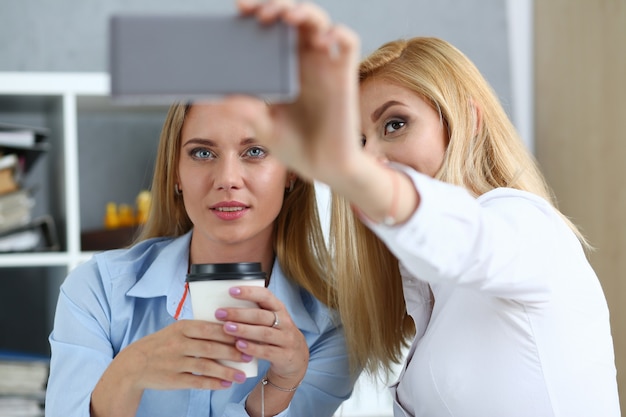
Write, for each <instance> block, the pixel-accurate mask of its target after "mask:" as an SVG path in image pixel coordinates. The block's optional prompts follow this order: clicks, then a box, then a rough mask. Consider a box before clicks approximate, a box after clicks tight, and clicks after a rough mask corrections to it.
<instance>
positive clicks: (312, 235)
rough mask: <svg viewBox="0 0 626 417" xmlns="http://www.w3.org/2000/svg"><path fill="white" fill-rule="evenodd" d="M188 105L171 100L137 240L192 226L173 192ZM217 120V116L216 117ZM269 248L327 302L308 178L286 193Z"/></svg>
mask: <svg viewBox="0 0 626 417" xmlns="http://www.w3.org/2000/svg"><path fill="white" fill-rule="evenodd" d="M191 106H192V104H185V103H176V104H174V105H172V106H171V107H170V109H169V111H168V114H167V116H166V119H165V122H164V124H163V129H162V130H161V137H160V140H159V146H158V150H157V158H156V162H155V168H154V176H153V179H152V187H151V192H152V203H151V206H150V214H149V216H148V219H147V222H146V224H145V225H144V226H143V227H142V229H141V231H140V234H139V236H138V237H137V239H136V240H135V241H136V242H139V241H142V240H145V239H149V238H153V237H177V236H181V235H183V234H185V233H187V232H188V231H189V230H191V228H192V227H193V224H192V223H191V220H190V219H189V216H188V215H187V212H186V210H185V206H184V203H183V199H182V198H180V196H178V195H177V194H176V192H175V184H176V181H177V178H178V160H179V156H180V146H181V131H182V128H183V123H184V122H185V117H186V115H187V114H188V112H189V109H190V108H191ZM216 123H219V121H216ZM273 243H274V250H275V252H276V257H277V259H278V262H279V264H280V266H281V268H282V269H283V271H284V272H285V275H286V276H287V277H288V278H289V279H291V280H293V281H295V282H296V283H298V284H299V285H300V286H301V287H303V288H304V289H305V290H307V291H308V292H310V293H311V294H313V295H314V296H315V297H316V298H318V299H319V300H320V301H322V302H323V303H325V304H326V305H328V306H329V307H335V295H334V290H333V287H332V285H331V280H330V278H329V273H330V257H329V254H328V250H327V248H326V245H325V242H324V236H323V234H322V229H321V225H320V219H319V214H318V210H317V201H316V196H315V187H314V186H313V184H311V183H307V182H305V181H301V180H297V181H295V183H294V186H293V189H292V190H291V191H289V192H286V193H285V199H284V201H283V206H282V208H281V210H280V213H279V214H278V217H277V218H276V221H275V233H274V242H273Z"/></svg>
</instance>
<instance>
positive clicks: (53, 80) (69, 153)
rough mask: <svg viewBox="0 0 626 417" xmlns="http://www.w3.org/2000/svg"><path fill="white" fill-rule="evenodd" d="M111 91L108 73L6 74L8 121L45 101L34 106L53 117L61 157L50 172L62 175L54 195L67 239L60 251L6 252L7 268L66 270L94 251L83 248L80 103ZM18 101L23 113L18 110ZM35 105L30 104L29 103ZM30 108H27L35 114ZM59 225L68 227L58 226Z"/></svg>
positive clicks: (2, 262)
mask: <svg viewBox="0 0 626 417" xmlns="http://www.w3.org/2000/svg"><path fill="white" fill-rule="evenodd" d="M108 94H109V77H108V75H107V74H104V73H45V72H41V73H39V72H38V73H26V72H25V73H22V72H4V73H0V113H1V114H3V115H4V119H9V118H10V117H11V116H12V115H14V116H16V117H17V116H19V112H20V109H21V107H22V106H23V103H26V102H30V103H37V102H38V101H41V102H42V103H48V104H43V105H40V106H37V105H36V104H35V105H33V106H30V107H31V108H32V107H34V108H36V110H34V112H36V113H38V116H39V117H41V118H42V119H46V120H49V122H50V124H51V125H52V126H44V127H49V128H50V129H51V138H50V140H51V141H52V142H53V143H52V145H53V146H56V147H57V149H56V152H54V153H50V155H49V156H51V155H53V158H54V159H56V160H52V161H50V160H49V161H48V162H49V164H51V166H52V167H53V168H51V169H49V172H48V175H56V176H58V179H57V181H58V184H59V189H57V190H50V193H53V194H54V195H56V196H57V198H59V200H58V201H57V206H58V207H59V208H58V209H57V210H56V213H54V214H55V215H54V217H55V220H56V221H57V222H58V223H57V234H58V235H59V238H60V240H61V241H62V242H63V247H62V249H61V251H59V252H51V253H47V252H46V253H20V254H0V268H2V267H32V266H40V267H45V266H55V267H59V266H60V267H65V268H66V273H67V272H68V271H69V270H70V269H72V268H73V267H75V266H76V265H78V264H79V263H80V262H82V261H84V260H85V259H87V258H88V257H89V256H91V253H87V252H81V249H80V231H81V227H80V203H79V201H80V200H79V195H78V188H79V187H78V185H79V175H78V128H77V120H78V110H79V109H78V106H77V103H78V101H79V98H80V97H82V96H85V97H94V96H95V97H106V96H108ZM12 103H14V104H15V106H14V107H15V108H17V111H15V112H14V110H13V107H12ZM27 107H29V106H27ZM31 108H29V109H28V110H27V111H28V112H32V111H33V110H32V109H31ZM58 224H61V225H63V226H62V227H58Z"/></svg>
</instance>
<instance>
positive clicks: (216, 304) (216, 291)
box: [187, 262, 265, 378]
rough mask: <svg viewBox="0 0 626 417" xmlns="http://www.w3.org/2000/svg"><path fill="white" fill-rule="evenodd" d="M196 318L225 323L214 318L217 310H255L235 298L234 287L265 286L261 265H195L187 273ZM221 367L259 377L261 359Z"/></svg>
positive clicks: (228, 363) (226, 364) (246, 302)
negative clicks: (232, 290) (259, 361)
mask: <svg viewBox="0 0 626 417" xmlns="http://www.w3.org/2000/svg"><path fill="white" fill-rule="evenodd" d="M187 282H188V283H189V294H190V296H191V309H192V312H193V318H194V319H197V320H207V321H210V322H214V323H222V322H221V321H219V320H217V319H216V318H215V310H217V309H218V308H225V307H239V308H254V307H258V306H257V304H256V303H254V302H251V301H248V300H240V299H236V298H233V297H232V296H231V295H230V293H229V292H228V290H229V289H230V288H231V287H241V286H259V287H263V286H265V272H263V271H262V270H261V264H260V263H258V262H240V263H224V264H192V265H191V267H190V270H189V274H187ZM219 362H220V363H221V364H223V365H225V366H228V367H231V368H235V369H238V370H240V371H242V372H244V373H245V374H246V377H248V378H250V377H255V376H257V375H258V360H257V359H256V358H254V359H252V361H250V362H234V361H228V360H220V361H219Z"/></svg>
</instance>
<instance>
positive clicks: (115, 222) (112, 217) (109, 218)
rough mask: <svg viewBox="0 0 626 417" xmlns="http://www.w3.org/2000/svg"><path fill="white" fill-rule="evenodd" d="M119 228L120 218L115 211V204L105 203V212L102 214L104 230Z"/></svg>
mask: <svg viewBox="0 0 626 417" xmlns="http://www.w3.org/2000/svg"><path fill="white" fill-rule="evenodd" d="M118 227H120V218H119V214H118V210H117V204H115V203H112V202H109V203H107V207H106V212H105V214H104V228H105V229H115V228H118Z"/></svg>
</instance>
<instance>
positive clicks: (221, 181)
mask: <svg viewBox="0 0 626 417" xmlns="http://www.w3.org/2000/svg"><path fill="white" fill-rule="evenodd" d="M216 168H217V169H216V172H215V179H214V186H215V188H216V189H218V190H231V189H239V188H241V187H242V186H243V175H244V171H243V166H242V164H241V160H240V159H239V157H238V156H228V157H222V158H221V160H220V163H219V164H218V166H217V167H216Z"/></svg>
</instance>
